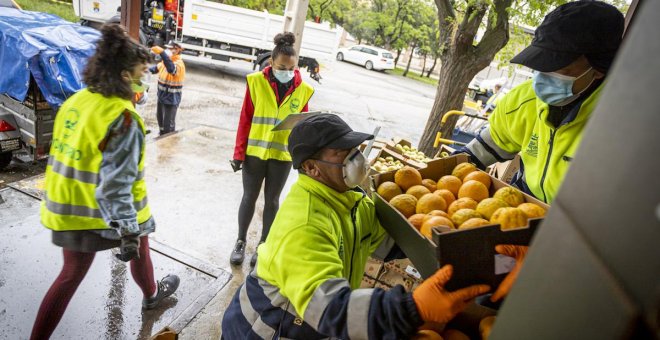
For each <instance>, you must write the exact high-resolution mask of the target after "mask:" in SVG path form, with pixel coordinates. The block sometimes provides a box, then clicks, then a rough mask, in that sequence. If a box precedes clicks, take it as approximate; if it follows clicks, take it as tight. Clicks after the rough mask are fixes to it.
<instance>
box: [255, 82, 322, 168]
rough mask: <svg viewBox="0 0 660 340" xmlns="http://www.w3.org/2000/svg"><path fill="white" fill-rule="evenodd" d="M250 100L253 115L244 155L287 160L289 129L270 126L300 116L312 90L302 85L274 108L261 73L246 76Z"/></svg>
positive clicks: (289, 156)
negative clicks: (293, 115) (252, 105)
mask: <svg viewBox="0 0 660 340" xmlns="http://www.w3.org/2000/svg"><path fill="white" fill-rule="evenodd" d="M247 82H248V87H249V89H250V98H251V99H252V103H253V104H254V116H253V117H252V125H251V126H250V134H249V136H248V143H247V144H248V146H247V150H246V152H245V153H246V155H249V156H254V157H258V158H260V159H263V160H268V159H276V160H280V161H287V162H290V161H291V155H289V151H288V149H287V145H288V142H289V134H290V133H291V130H285V131H272V129H273V127H275V125H277V124H278V123H279V122H281V121H282V120H284V119H285V118H286V117H287V116H288V115H290V114H296V113H300V112H301V111H302V109H303V108H304V107H305V105H307V102H308V101H309V99H310V98H311V97H312V95H313V94H314V88H312V87H311V86H310V85H309V84H307V83H305V82H302V83H301V84H300V85H299V86H298V87H296V89H295V90H293V92H292V93H291V94H290V95H288V96H287V97H286V98H284V99H283V100H282V103H281V104H280V105H279V106H278V105H277V98H276V97H275V93H274V91H273V88H272V87H271V85H270V82H269V81H268V79H267V78H266V77H265V76H264V74H263V73H262V72H256V73H252V74H250V75H248V76H247Z"/></svg>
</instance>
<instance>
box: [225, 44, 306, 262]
mask: <svg viewBox="0 0 660 340" xmlns="http://www.w3.org/2000/svg"><path fill="white" fill-rule="evenodd" d="M274 42H275V48H274V49H273V52H272V54H271V59H270V64H271V66H268V67H266V68H264V69H263V70H262V71H260V72H256V73H252V74H250V75H248V76H247V90H246V91H245V100H244V101H243V109H242V110H241V118H240V121H239V123H238V129H237V131H236V146H235V148H234V158H233V160H232V161H231V165H232V167H233V169H234V171H238V170H241V169H242V170H243V199H242V200H241V205H240V207H239V210H238V240H236V245H235V246H234V250H233V251H232V254H231V258H230V262H231V264H234V265H240V264H242V263H243V259H244V257H245V241H246V237H247V230H248V227H249V225H250V222H251V221H252V217H253V215H254V206H255V203H256V201H257V197H259V191H261V184H262V183H263V182H264V181H265V183H266V185H265V188H264V196H265V197H264V199H265V203H264V212H263V228H262V230H261V240H260V242H259V243H260V244H261V243H263V242H264V241H265V240H266V236H268V231H269V230H270V226H271V224H272V223H273V219H274V218H275V214H276V213H277V209H278V208H279V199H280V193H281V192H282V189H283V188H284V183H286V179H287V177H288V176H289V172H290V171H291V155H289V152H288V150H287V144H288V138H289V133H290V131H291V130H284V131H272V129H273V127H274V126H275V125H277V124H278V123H279V122H281V121H282V120H284V118H286V117H287V116H288V115H290V114H296V113H300V112H307V111H308V107H307V104H308V101H309V99H310V98H311V97H312V94H314V89H313V88H312V86H311V85H309V84H308V83H306V82H304V81H303V80H302V77H301V76H300V72H299V71H298V70H297V69H296V66H297V65H298V56H297V54H296V50H295V49H294V47H293V44H294V42H295V37H294V35H293V33H289V32H286V33H280V34H278V35H276V36H275V39H274ZM256 261H257V253H256V251H255V253H254V255H253V256H252V259H251V260H250V265H252V266H254V264H255V263H256Z"/></svg>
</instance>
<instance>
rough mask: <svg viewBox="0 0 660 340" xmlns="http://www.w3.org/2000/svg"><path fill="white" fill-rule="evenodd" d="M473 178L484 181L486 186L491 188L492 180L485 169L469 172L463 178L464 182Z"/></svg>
mask: <svg viewBox="0 0 660 340" xmlns="http://www.w3.org/2000/svg"><path fill="white" fill-rule="evenodd" d="M472 180H474V181H479V182H481V183H483V184H484V185H485V186H486V188H490V182H491V180H490V176H489V175H488V174H487V173H485V172H483V171H479V170H477V171H472V172H470V173H469V174H467V175H465V178H463V183H465V182H467V181H472Z"/></svg>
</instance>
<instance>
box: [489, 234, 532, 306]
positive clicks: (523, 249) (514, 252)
mask: <svg viewBox="0 0 660 340" xmlns="http://www.w3.org/2000/svg"><path fill="white" fill-rule="evenodd" d="M527 249H529V247H527V246H516V245H513V244H499V245H497V246H495V251H496V252H498V253H500V254H502V255H506V256H511V257H513V258H514V259H516V264H515V266H513V269H511V271H510V272H509V274H507V275H506V277H505V278H504V280H503V281H502V283H500V286H499V287H497V290H496V291H495V293H493V295H492V296H491V297H490V301H492V302H496V301H498V300H499V299H501V298H503V297H505V296H507V295H508V294H509V291H510V290H511V287H512V286H513V283H514V282H516V279H517V278H518V273H520V268H522V264H523V260H524V259H525V255H527Z"/></svg>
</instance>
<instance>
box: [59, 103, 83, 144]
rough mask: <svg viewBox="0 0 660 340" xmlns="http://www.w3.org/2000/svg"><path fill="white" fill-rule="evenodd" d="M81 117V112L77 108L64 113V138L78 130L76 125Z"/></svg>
mask: <svg viewBox="0 0 660 340" xmlns="http://www.w3.org/2000/svg"><path fill="white" fill-rule="evenodd" d="M79 119H80V112H78V110H76V109H69V111H67V112H66V113H65V114H64V131H63V137H64V139H67V138H69V137H71V136H72V135H73V134H74V133H75V132H76V126H78V120H79Z"/></svg>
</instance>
